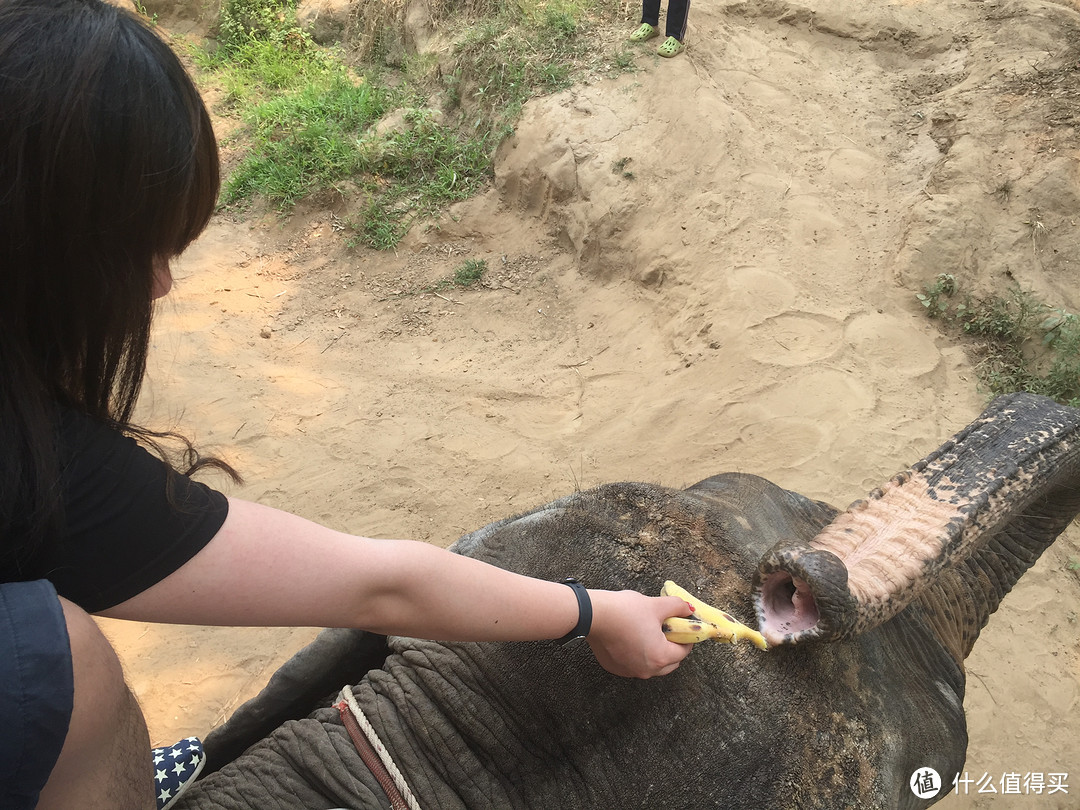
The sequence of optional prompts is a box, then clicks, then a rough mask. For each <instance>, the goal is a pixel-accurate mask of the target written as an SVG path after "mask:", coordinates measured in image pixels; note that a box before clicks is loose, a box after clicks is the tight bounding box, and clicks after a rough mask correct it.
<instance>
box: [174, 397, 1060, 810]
mask: <svg viewBox="0 0 1080 810" xmlns="http://www.w3.org/2000/svg"><path fill="white" fill-rule="evenodd" d="M1078 432H1080V411H1076V410H1073V409H1070V408H1066V407H1063V406H1059V405H1056V404H1054V403H1053V402H1051V401H1050V400H1047V399H1045V398H1041V397H1034V396H1030V395H1013V396H1009V397H1005V398H1002V399H999V400H997V401H996V402H995V403H993V405H992V406H991V407H990V408H989V409H988V410H987V411H986V412H985V413H984V414H983V415H982V416H981V417H980V418H979V419H978V420H977V421H976V422H974V423H973V424H972V425H971V426H969V427H968V428H966V429H965V430H963V431H961V432H960V433H959V434H957V436H956V437H954V438H953V439H952V440H950V441H949V442H947V443H946V444H945V445H944V446H943V447H942V448H941V449H940V450H938V451H936V452H935V453H933V454H931V455H930V456H928V457H927V459H925V460H924V461H922V462H920V463H919V464H916V465H915V466H914V467H912V468H911V470H909V471H908V472H905V473H902V474H900V475H899V476H897V477H896V478H894V479H893V481H892V482H890V483H889V484H888V485H886V486H885V487H883V488H882V489H881V490H880V491H876V492H874V493H872V494H871V496H870V498H869V500H868V501H866V502H860V503H857V504H855V505H853V506H852V507H851V508H850V509H849V510H848V511H846V512H844V513H840V512H839V511H838V510H836V509H834V508H833V507H831V506H829V505H827V504H824V503H821V502H818V501H812V500H809V499H807V498H804V497H802V496H800V495H797V494H795V493H792V492H789V491H786V490H784V489H781V488H780V487H777V486H775V485H774V484H771V483H770V482H768V481H766V480H764V479H762V478H758V477H756V476H752V475H742V474H726V475H718V476H714V477H712V478H709V479H706V480H705V481H702V482H700V483H698V484H695V485H694V486H691V487H689V488H687V489H685V490H672V489H667V488H663V487H658V486H652V485H649V484H633V483H623V484H610V485H606V486H602V487H598V488H596V489H594V490H590V491H588V492H580V493H576V494H574V495H570V496H568V497H565V498H562V499H560V500H557V501H555V502H553V503H551V504H548V505H547V506H544V507H541V508H539V509H536V510H533V511H531V512H529V513H526V514H523V515H520V516H517V517H513V518H509V519H507V520H503V521H499V522H497V523H494V524H491V525H490V526H487V527H485V528H483V529H480V530H479V531H476V532H473V533H472V534H470V535H466V536H465V537H463V538H461V539H460V540H459V541H458V542H457V543H456V545H455V549H456V550H457V551H458V552H459V553H462V554H467V555H470V556H474V557H477V558H480V559H485V560H488V561H490V562H492V563H494V564H496V565H501V566H503V567H506V568H511V569H513V570H516V571H520V572H523V573H526V574H530V575H533V576H538V577H543V578H549V579H561V578H562V577H565V576H567V575H575V576H577V577H579V578H580V579H581V580H582V581H584V582H585V583H586V584H587V585H589V586H592V587H607V588H633V589H637V590H640V591H643V592H647V593H656V592H658V591H659V589H660V586H661V583H662V582H663V581H664V580H665V579H672V580H674V581H676V582H679V583H680V584H683V585H685V586H686V587H688V588H689V589H690V590H693V591H695V592H696V593H697V594H698V595H699V596H700V597H701V598H702V599H704V600H705V601H707V602H710V603H712V604H715V605H720V606H723V607H724V608H725V609H727V610H729V611H730V612H731V613H733V614H734V615H735V616H737V617H738V618H741V619H743V620H744V621H745V620H746V619H748V618H749V617H750V616H752V615H753V613H754V611H755V610H756V611H757V613H758V616H759V623H760V626H761V628H762V630H764V631H765V632H766V633H767V634H768V635H769V637H770V638H771V639H772V640H773V641H774V643H776V646H775V647H773V648H771V649H770V650H768V651H764V652H763V651H760V650H758V649H757V648H755V647H753V646H751V645H749V644H739V645H735V646H733V647H732V646H726V645H719V644H699V645H698V646H697V647H696V648H695V650H694V652H693V654H692V655H691V656H690V657H689V658H688V659H687V660H686V661H685V662H684V663H683V665H682V666H681V667H680V668H679V669H678V670H677V671H676V672H675V673H673V674H671V675H668V676H666V677H664V678H658V679H653V680H650V681H630V680H624V679H620V678H616V677H614V676H612V675H610V674H608V673H607V672H605V671H603V670H602V669H601V668H600V667H599V666H598V665H597V664H596V662H595V661H594V660H593V659H592V657H591V655H590V654H589V653H588V651H587V650H584V649H570V648H559V647H557V646H555V645H553V644H552V643H546V642H545V643H541V642H535V643H516V644H491V643H488V644H461V643H436V642H431V641H424V640H419V639H406V638H390V639H389V654H388V655H385V656H384V654H383V652H382V651H381V649H380V648H377V647H370V648H367V649H368V651H367V652H366V653H363V652H354V651H352V650H351V648H350V645H352V644H354V643H355V642H357V640H360V641H363V640H364V639H365V638H366V637H365V636H363V634H359V633H350V632H344V631H337V632H336V634H334V635H332V636H328V637H327V639H324V640H323V642H321V643H322V644H323V645H324V648H323V649H321V650H316V651H315V652H314V653H312V652H311V651H308V652H306V653H305V654H303V655H301V657H300V659H298V660H299V661H300V664H298V665H297V666H296V667H294V668H293V669H292V670H290V665H286V667H285V668H284V669H283V672H284V673H289V672H295V671H301V670H302V671H304V672H307V673H309V674H305V675H302V676H301V677H300V678H299V680H301V681H304V680H310V679H311V678H313V677H314V675H311V674H310V673H312V672H314V673H316V674H317V676H318V677H319V678H322V679H323V681H322V683H324V684H325V683H327V682H333V681H335V680H336V681H337V683H345V682H346V681H352V682H355V681H357V680H358V681H359V682H358V683H356V685H355V686H354V687H353V692H354V693H355V695H356V699H357V702H358V703H359V705H360V706H361V708H362V710H363V712H364V714H365V715H366V716H367V718H368V719H369V720H370V722H371V725H372V727H373V729H374V731H375V733H376V734H377V736H378V737H379V738H380V739H381V741H382V743H383V744H384V745H385V747H386V749H387V750H388V751H389V753H390V755H391V756H392V758H393V760H394V761H395V762H396V764H397V766H398V767H399V768H400V770H401V772H402V773H403V775H404V778H405V780H406V781H407V782H408V783H409V784H410V785H411V787H412V790H413V792H414V793H415V794H416V795H417V797H418V798H419V802H420V805H421V806H422V807H425V808H510V807H512V808H613V807H644V808H671V807H722V808H731V809H733V810H739V809H740V808H747V809H749V808H755V809H756V808H763V807H769V808H785V807H799V808H809V807H820V808H837V807H858V808H862V807H866V808H878V807H881V808H886V807H887V808H896V807H925V806H928V805H929V804H931V803H933V801H934V799H932V798H931V799H923V798H919V797H917V796H916V795H915V793H914V792H913V791H912V790H911V789H910V787H909V783H910V780H911V778H912V776H913V775H914V774H916V773H917V772H920V771H922V772H925V770H924V769H926V768H933V769H934V770H936V771H937V773H938V774H941V775H942V776H943V777H945V779H946V780H948V779H950V778H951V776H952V774H954V773H957V772H958V771H959V770H960V769H961V767H962V765H963V762H964V757H965V750H966V745H967V732H966V725H965V720H964V713H963V697H964V670H963V659H964V656H965V655H966V654H967V652H968V651H969V650H970V649H971V645H972V644H973V643H974V641H975V638H976V637H977V635H978V632H979V629H980V628H981V627H982V626H983V625H984V624H985V622H986V621H987V618H988V617H989V615H990V614H991V613H992V612H993V611H994V610H995V609H996V607H997V605H998V603H999V602H1000V600H1001V598H1002V597H1003V596H1004V594H1005V593H1006V592H1007V591H1008V589H1009V588H1010V587H1011V586H1012V585H1013V584H1014V583H1015V581H1016V579H1017V578H1018V577H1019V576H1020V574H1021V573H1022V572H1023V571H1024V570H1026V569H1027V568H1028V567H1029V566H1030V565H1031V564H1032V563H1033V562H1034V561H1035V559H1036V558H1037V557H1038V555H1039V554H1040V553H1041V552H1042V551H1043V550H1044V549H1045V548H1046V547H1047V546H1048V544H1049V543H1051V542H1052V541H1053V539H1054V537H1056V535H1057V534H1058V533H1059V532H1060V531H1062V530H1063V529H1064V527H1065V526H1066V525H1067V524H1068V523H1069V521H1070V520H1071V519H1072V517H1073V516H1074V515H1075V514H1076V512H1077V511H1078V510H1080V476H1078V470H1077V462H1076V453H1077V449H1076V448H1077V447H1078V446H1080V445H1078V440H1080V433H1078ZM812 640H813V641H818V642H827V643H803V642H805V641H812ZM361 646H362V645H361ZM328 649H329V651H328ZM357 649H360V647H358V648H357ZM342 651H344V653H343V652H342ZM320 662H321V663H320ZM305 667H306V669H304V668H305ZM358 672H364V673H366V674H363V675H362V677H358V674H357V673H358ZM276 680H277V683H278V686H277V687H275V686H274V684H273V683H272V684H271V687H270V688H268V691H267V694H264V695H263V696H260V697H259V698H256V699H255V701H253V703H252V704H251V706H249V707H246V708H245V709H244V710H242V711H241V712H240V713H239V715H238V719H237V720H235V721H231V722H230V724H227V725H226V726H225V727H224V729H223V730H221V731H220V732H217V733H216V734H215V735H211V737H210V738H208V740H207V744H208V748H209V751H210V757H211V762H213V759H214V757H215V751H224V750H226V749H227V748H228V747H229V746H235V745H236V741H237V739H238V738H239V737H242V736H243V734H244V725H245V720H244V717H245V716H246V713H247V714H250V712H251V711H255V712H256V714H257V715H258V716H259V721H260V722H262V723H263V724H264V725H266V724H267V717H266V716H265V714H266V713H265V712H262V711H261V707H266V706H269V705H271V704H272V703H273V701H274V700H275V699H279V698H280V695H281V693H283V692H284V693H286V694H287V695H291V694H297V693H298V692H299V691H300V689H299V687H298V686H297V685H296V684H295V683H294V682H293V681H294V680H296V679H290V678H289V677H282V676H280V675H279V678H278V679H276ZM275 691H276V692H277V693H278V694H277V695H275V694H273V693H274V692H275ZM311 708H313V707H305V709H304V711H307V710H309V709H311ZM277 719H281V716H279V717H278V718H277ZM269 724H270V725H272V724H273V723H272V722H271V723H269ZM262 733H263V732H262V730H258V731H257V734H259V735H261V734H262ZM217 764H218V765H220V764H221V763H220V762H219V763H217ZM945 792H947V790H946V791H942V794H944V793H945ZM181 806H182V807H183V808H188V810H191V809H192V808H201V810H209V808H219V807H220V808H237V809H238V808H256V807H258V808H262V810H275V809H276V808H286V807H297V806H304V807H324V808H326V807H351V808H359V807H364V808H367V807H372V808H374V807H386V806H389V805H388V803H387V799H386V797H385V795H384V794H383V792H382V789H381V788H380V787H379V785H378V784H377V783H376V781H375V779H374V777H373V776H372V774H371V773H370V771H369V770H368V768H367V766H365V765H364V764H363V763H362V762H361V760H360V758H359V756H358V755H357V753H356V751H355V749H354V748H353V746H352V744H351V743H350V742H349V740H348V737H347V736H346V734H345V731H344V729H343V728H342V725H341V721H340V720H339V718H338V714H337V712H336V711H335V710H333V709H330V708H325V707H324V708H316V709H315V710H314V711H313V712H312V713H311V715H310V716H309V717H307V718H305V719H302V720H297V721H291V722H287V723H284V724H283V725H281V726H280V727H279V728H277V729H276V730H274V731H273V732H272V733H270V734H269V735H268V736H267V737H266V738H265V739H262V740H260V741H259V742H257V743H256V744H255V746H254V747H253V748H251V749H250V750H249V751H248V752H247V753H245V754H244V755H242V756H240V757H239V758H237V759H236V760H235V761H234V762H232V763H230V764H228V765H226V766H225V767H224V768H222V769H221V770H220V771H219V772H217V773H214V774H212V775H211V776H209V777H207V778H205V779H204V780H203V781H201V782H200V783H199V784H198V785H196V786H195V788H194V789H193V790H192V792H191V793H190V794H189V796H188V797H185V800H184V802H182V804H181Z"/></svg>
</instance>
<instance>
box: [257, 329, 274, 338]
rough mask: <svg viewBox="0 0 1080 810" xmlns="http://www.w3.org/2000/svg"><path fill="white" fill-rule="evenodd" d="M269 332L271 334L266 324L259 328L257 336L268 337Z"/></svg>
mask: <svg viewBox="0 0 1080 810" xmlns="http://www.w3.org/2000/svg"><path fill="white" fill-rule="evenodd" d="M271 334H273V333H272V332H271V331H270V329H269V328H268V327H266V326H264V327H263V328H262V329H261V330H260V331H259V337H263V338H269V337H270V335H271Z"/></svg>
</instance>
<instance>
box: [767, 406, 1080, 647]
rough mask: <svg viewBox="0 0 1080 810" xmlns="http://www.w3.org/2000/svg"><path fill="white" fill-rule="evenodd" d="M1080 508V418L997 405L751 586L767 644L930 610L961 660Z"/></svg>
mask: <svg viewBox="0 0 1080 810" xmlns="http://www.w3.org/2000/svg"><path fill="white" fill-rule="evenodd" d="M1078 511H1080V410H1077V409H1075V408H1069V407H1066V406H1063V405H1059V404H1057V403H1055V402H1054V401H1052V400H1050V399H1047V398H1046V397H1040V396H1035V395H1032V394H1011V395H1008V396H1004V397H1000V398H998V399H997V400H995V401H994V402H993V403H992V404H991V405H990V406H989V407H988V408H987V410H986V411H984V412H983V413H982V415H981V416H980V417H979V418H978V419H977V420H975V421H974V422H973V423H972V424H970V425H968V426H967V427H966V428H964V429H963V430H961V431H960V432H959V433H957V434H956V436H954V437H953V438H952V439H950V440H949V441H948V442H946V443H945V444H944V445H942V447H941V448H939V449H938V450H937V451H935V452H934V453H932V454H930V455H929V456H927V457H926V458H925V459H923V460H922V461H920V462H918V463H917V464H915V465H913V466H912V467H911V468H910V469H908V470H906V471H905V472H902V473H900V474H899V475H897V476H896V477H894V478H893V479H892V480H891V481H890V482H889V483H888V484H886V485H885V486H884V487H882V488H881V489H879V490H875V491H874V492H872V493H871V494H870V497H869V498H868V499H867V500H864V501H858V502H856V503H854V504H852V505H851V507H849V508H848V510H847V511H846V512H844V513H842V514H840V515H839V516H837V518H836V519H835V520H833V521H832V523H830V524H829V525H828V526H826V527H825V528H824V529H823V530H822V531H821V532H820V533H819V534H818V535H817V536H816V537H814V538H813V539H812V540H811V541H810V542H808V543H800V542H798V541H791V540H788V541H781V542H779V543H777V544H776V545H775V546H774V547H773V548H772V549H771V550H770V551H769V552H768V553H766V554H765V555H764V557H763V558H762V560H761V563H760V564H759V567H758V571H757V573H756V574H755V576H754V582H753V588H754V600H755V607H756V610H757V613H758V620H759V625H760V628H761V632H762V634H763V635H764V636H765V637H766V639H767V640H768V641H769V643H770V644H797V643H802V642H806V641H814V640H817V641H831V640H836V639H843V638H850V637H852V636H855V635H858V634H860V633H863V632H865V631H867V630H870V629H872V628H874V627H876V626H878V625H880V624H882V623H883V622H886V621H888V620H889V619H891V618H892V617H893V616H895V615H896V614H898V613H899V612H900V611H901V610H903V609H904V608H905V607H906V606H907V605H909V604H911V603H912V602H913V601H914V600H916V599H918V600H920V601H921V603H922V604H923V606H924V607H925V608H926V609H927V611H926V612H927V615H928V617H929V619H930V621H931V622H932V624H933V625H934V626H935V628H936V630H937V632H938V634H939V636H940V637H941V638H942V641H943V642H944V643H946V644H947V645H948V646H949V648H950V649H951V650H953V652H954V655H956V656H957V657H958V658H959V660H962V659H963V657H964V656H966V655H967V653H968V652H969V651H970V649H971V645H972V644H973V643H974V641H975V639H976V638H977V636H978V633H979V630H980V629H981V628H982V627H983V626H984V625H985V624H986V622H987V620H988V619H989V616H990V614H991V613H993V612H994V611H995V610H996V609H997V606H998V604H999V603H1000V601H1001V599H1002V598H1003V597H1004V596H1005V594H1006V593H1008V592H1009V590H1010V589H1011V588H1012V587H1013V585H1014V584H1015V583H1016V581H1017V580H1018V579H1019V578H1020V576H1021V575H1022V574H1023V573H1024V572H1025V571H1026V570H1027V569H1028V568H1030V567H1031V566H1032V565H1033V564H1034V563H1035V561H1036V560H1038V558H1039V556H1040V555H1041V554H1042V552H1043V551H1044V550H1045V549H1046V548H1047V547H1048V546H1049V545H1050V544H1051V543H1052V542H1053V541H1054V539H1055V538H1056V537H1057V536H1058V534H1060V533H1061V532H1062V531H1064V529H1065V528H1066V526H1068V525H1069V523H1070V522H1071V521H1072V520H1073V518H1074V517H1075V516H1076V514H1077V512H1078Z"/></svg>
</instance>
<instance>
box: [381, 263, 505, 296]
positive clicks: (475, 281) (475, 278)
mask: <svg viewBox="0 0 1080 810" xmlns="http://www.w3.org/2000/svg"><path fill="white" fill-rule="evenodd" d="M487 269H488V267H487V261H485V260H484V259H467V260H466V261H465V262H464V263H463V264H462V265H461V266H460V267H458V268H457V269H455V270H454V274H453V275H452V276H450V277H449V278H444V279H440V280H439V281H436V282H435V283H434V284H429V285H428V286H427V287H415V288H412V289H408V290H403V291H401V292H397V293H394V297H395V298H407V297H410V296H413V295H427V294H431V293H440V292H442V291H443V290H447V289H451V288H453V287H456V288H458V289H462V290H463V289H468V288H470V287H476V286H478V285H479V284H480V280H481V279H482V278H483V277H484V273H486V272H487ZM384 300H385V299H384Z"/></svg>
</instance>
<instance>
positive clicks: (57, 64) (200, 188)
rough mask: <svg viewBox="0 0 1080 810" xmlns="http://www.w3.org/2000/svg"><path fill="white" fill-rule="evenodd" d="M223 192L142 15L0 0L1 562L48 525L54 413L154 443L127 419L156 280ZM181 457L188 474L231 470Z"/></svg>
mask: <svg viewBox="0 0 1080 810" xmlns="http://www.w3.org/2000/svg"><path fill="white" fill-rule="evenodd" d="M218 186H219V169H218V154H217V144H216V141H215V139H214V134H213V130H212V127H211V123H210V118H209V116H208V114H207V111H206V108H205V106H204V105H203V103H202V100H201V98H200V97H199V93H198V91H197V90H196V88H195V86H194V84H193V83H192V81H191V79H190V77H189V76H188V75H187V72H186V71H185V70H184V67H183V65H181V63H180V61H179V60H178V59H177V57H176V55H175V54H174V53H173V52H172V50H171V49H170V48H169V46H168V45H167V44H166V43H165V42H164V41H163V40H161V39H160V38H159V37H158V36H157V34H155V33H154V31H153V30H151V29H150V28H149V27H148V26H147V25H145V24H144V23H143V22H142V21H141V20H140V19H139V18H138V17H136V16H135V15H134V14H131V13H130V12H127V11H125V10H122V9H119V8H116V7H115V6H112V5H109V4H107V3H104V2H100V0H0V533H2V535H7V536H6V537H3V542H2V544H0V553H2V551H3V549H4V547H5V546H6V547H7V549H8V550H10V548H11V543H12V533H14V534H16V535H17V536H18V537H17V539H19V540H20V541H21V542H20V544H22V543H23V542H31V543H32V542H33V541H34V540H35V539H40V537H42V536H44V535H45V534H47V533H48V532H50V531H53V530H55V528H56V527H57V526H58V525H59V524H58V521H59V520H60V519H61V517H62V515H61V511H60V503H59V495H58V482H59V472H60V471H59V467H58V464H59V461H58V457H57V447H56V438H55V436H56V428H57V418H56V415H57V409H58V408H70V409H75V410H77V411H80V412H82V413H84V414H86V415H88V416H90V417H91V418H94V419H97V420H99V421H101V422H103V423H106V424H109V425H111V426H112V427H115V428H117V429H118V430H121V431H123V432H126V433H128V434H130V435H135V436H136V437H138V438H142V439H144V440H149V441H150V442H151V443H153V439H154V437H155V436H157V437H161V436H163V435H165V434H154V433H152V432H150V431H147V430H143V429H141V428H139V427H137V426H135V425H133V424H132V422H131V420H132V413H133V409H134V407H135V402H136V399H137V398H138V395H139V389H140V386H141V384H142V379H143V375H144V373H145V369H146V355H147V349H148V346H149V331H150V321H151V315H152V312H153V294H152V291H153V286H154V267H155V263H158V264H160V262H162V261H163V260H168V259H169V258H171V257H173V256H176V255H178V254H179V253H180V252H181V251H182V250H183V249H184V248H185V247H187V245H188V244H189V243H190V242H191V241H192V240H194V239H195V237H196V236H197V235H198V234H199V233H200V232H201V231H202V230H203V228H205V227H206V224H207V222H208V221H209V219H210V216H211V214H212V213H213V211H214V206H215V203H216V199H217V193H218ZM185 444H186V457H187V458H186V459H185V460H184V461H183V466H185V467H188V468H189V469H187V470H185V472H190V471H191V469H190V468H195V467H198V466H199V465H200V463H201V464H206V463H208V462H209V463H210V464H213V465H215V466H222V467H226V466H227V465H222V464H220V462H216V460H205V459H204V460H200V458H199V456H198V454H197V453H195V451H194V449H193V448H192V447H191V445H190V443H185ZM2 535H0V536H2Z"/></svg>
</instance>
